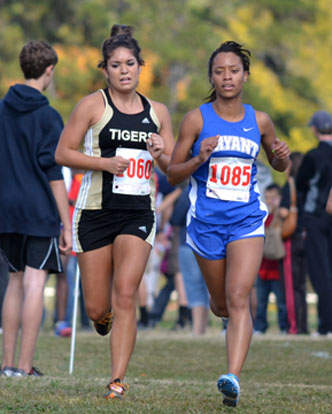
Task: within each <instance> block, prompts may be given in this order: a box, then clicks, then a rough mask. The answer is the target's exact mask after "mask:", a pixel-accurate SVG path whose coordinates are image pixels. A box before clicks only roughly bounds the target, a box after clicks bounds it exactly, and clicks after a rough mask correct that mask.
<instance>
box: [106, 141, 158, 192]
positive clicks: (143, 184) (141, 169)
mask: <svg viewBox="0 0 332 414" xmlns="http://www.w3.org/2000/svg"><path fill="white" fill-rule="evenodd" d="M115 155H119V156H121V157H123V158H126V159H127V160H129V161H130V164H129V167H128V168H127V170H126V171H125V172H124V173H123V174H121V175H114V179H113V193H115V194H127V195H142V196H144V195H148V194H150V177H151V169H152V162H153V158H152V156H151V155H150V153H149V151H147V150H140V149H133V148H117V149H116V154H115Z"/></svg>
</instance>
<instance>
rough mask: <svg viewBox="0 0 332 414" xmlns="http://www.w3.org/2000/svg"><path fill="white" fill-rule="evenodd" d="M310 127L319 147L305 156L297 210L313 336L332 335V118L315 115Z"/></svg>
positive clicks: (322, 113) (298, 180) (299, 174)
mask: <svg viewBox="0 0 332 414" xmlns="http://www.w3.org/2000/svg"><path fill="white" fill-rule="evenodd" d="M309 126H311V128H312V131H313V133H314V135H315V136H316V138H317V139H318V141H319V144H318V146H317V148H315V149H312V150H311V151H309V152H308V153H307V154H306V155H305V156H304V159H303V161H302V163H301V166H300V169H299V172H298V175H297V179H296V184H297V190H298V198H299V207H300V208H301V209H303V215H302V217H303V225H304V229H305V232H306V239H305V255H306V258H307V265H308V272H309V277H310V280H311V284H312V286H313V288H314V290H315V292H316V293H317V296H318V309H317V310H318V332H317V333H315V334H316V335H327V334H328V335H332V254H331V252H332V217H331V216H330V215H329V214H328V213H327V212H326V210H325V207H326V202H327V199H328V194H329V192H330V189H331V186H332V117H331V115H330V114H329V113H328V112H325V111H318V112H316V113H315V114H314V115H313V116H312V118H311V120H310V122H309ZM301 213H302V212H301Z"/></svg>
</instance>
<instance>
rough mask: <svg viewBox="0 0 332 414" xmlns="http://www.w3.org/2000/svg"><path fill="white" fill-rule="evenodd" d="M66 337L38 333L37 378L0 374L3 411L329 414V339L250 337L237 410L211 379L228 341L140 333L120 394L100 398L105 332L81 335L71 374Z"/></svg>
mask: <svg viewBox="0 0 332 414" xmlns="http://www.w3.org/2000/svg"><path fill="white" fill-rule="evenodd" d="M69 356H70V339H68V338H56V337H54V336H53V334H52V332H50V331H49V332H47V331H46V332H45V331H42V333H41V335H40V338H39V341H38V345H37V351H36V358H35V365H36V366H37V367H38V368H40V369H41V370H42V371H43V372H44V373H45V376H44V377H41V378H4V377H0V413H1V414H2V413H15V414H19V413H24V414H35V413H50V414H51V413H57V414H60V413H61V414H63V413H65V414H76V413H116V414H131V413H133V414H141V413H142V414H143V413H144V414H150V413H155V414H171V413H172V414H182V413H188V414H196V413H197V414H203V413H206V414H215V413H218V414H219V413H227V412H237V413H248V414H249V413H250V414H256V413H262V414H270V413H271V414H272V413H280V414H287V413H292V414H302V413H303V414H325V413H326V414H331V413H332V340H331V339H327V338H326V339H321V338H318V339H314V338H311V337H309V336H281V335H278V334H276V333H275V334H273V333H272V334H267V335H265V336H263V337H254V339H253V342H252V346H251V349H250V353H249V357H248V359H247V362H246V365H245V368H244V370H243V373H242V376H241V388H242V393H241V400H240V403H239V405H238V407H237V408H229V407H225V406H223V404H222V399H221V395H220V394H219V393H218V392H217V388H216V380H217V378H218V377H219V375H220V374H222V373H225V372H226V371H225V370H226V356H225V339H224V336H223V335H221V333H220V330H219V329H217V328H215V327H211V328H209V331H208V333H207V335H206V336H204V337H202V338H194V337H192V336H191V334H190V333H189V332H184V333H183V332H181V333H179V332H171V331H170V330H169V328H167V329H166V328H163V327H161V328H160V327H159V328H157V329H155V330H153V331H140V332H139V334H138V339H137V345H136V348H135V352H134V355H133V358H132V360H131V363H130V366H129V369H128V373H127V378H126V381H127V382H128V383H129V385H130V389H129V391H128V393H127V395H126V397H125V399H124V400H121V401H119V400H117V401H106V400H104V399H103V394H104V392H105V386H106V384H107V382H108V380H109V372H110V371H109V369H110V368H109V352H108V338H102V337H99V336H98V335H96V334H95V333H94V332H92V333H88V334H87V333H80V332H79V333H78V335H77V344H76V355H75V365H74V372H73V374H72V375H69V373H68V368H69Z"/></svg>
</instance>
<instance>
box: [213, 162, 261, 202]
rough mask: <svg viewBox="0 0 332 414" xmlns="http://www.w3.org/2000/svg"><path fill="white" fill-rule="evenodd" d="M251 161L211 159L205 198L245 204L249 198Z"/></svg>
mask: <svg viewBox="0 0 332 414" xmlns="http://www.w3.org/2000/svg"><path fill="white" fill-rule="evenodd" d="M253 162H254V160H253V159H247V158H233V157H225V158H217V157H212V158H211V159H210V164H209V177H208V180H207V184H206V196H207V197H211V198H219V199H220V200H227V201H241V202H243V203H247V202H248V201H249V197H250V183H251V174H252V164H253Z"/></svg>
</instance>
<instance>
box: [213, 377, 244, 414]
mask: <svg viewBox="0 0 332 414" xmlns="http://www.w3.org/2000/svg"><path fill="white" fill-rule="evenodd" d="M217 387H218V390H219V391H220V392H221V393H222V395H223V403H224V404H225V405H227V406H228V407H236V406H237V403H238V402H239V399H240V383H239V380H238V379H237V377H236V376H235V375H234V374H227V375H221V376H220V377H219V379H218V382H217Z"/></svg>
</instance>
